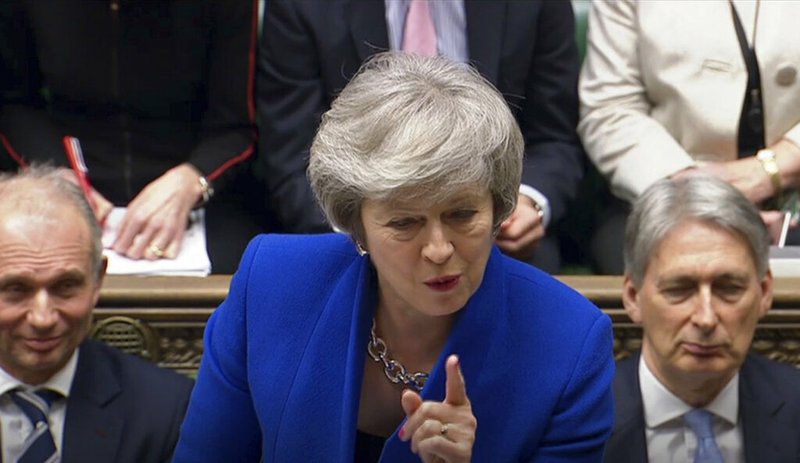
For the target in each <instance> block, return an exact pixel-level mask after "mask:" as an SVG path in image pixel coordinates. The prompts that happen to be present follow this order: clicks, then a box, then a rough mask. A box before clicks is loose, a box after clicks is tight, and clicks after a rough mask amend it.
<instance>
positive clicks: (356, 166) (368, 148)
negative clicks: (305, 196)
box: [308, 52, 524, 240]
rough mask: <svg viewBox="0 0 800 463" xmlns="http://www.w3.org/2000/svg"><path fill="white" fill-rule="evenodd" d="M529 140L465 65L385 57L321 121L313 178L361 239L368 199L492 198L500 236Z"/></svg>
mask: <svg viewBox="0 0 800 463" xmlns="http://www.w3.org/2000/svg"><path fill="white" fill-rule="evenodd" d="M523 149H524V142H523V138H522V134H521V132H520V130H519V126H518V125H517V122H516V120H515V119H514V116H513V115H512V114H511V111H510V110H509V108H508V105H507V104H506V102H505V100H504V99H503V97H502V95H501V94H500V93H499V92H498V91H497V90H496V89H495V88H494V87H493V86H492V84H490V83H489V82H488V81H487V80H486V79H484V78H483V77H481V76H480V75H479V74H478V73H477V71H475V70H474V69H472V68H471V67H469V66H468V65H465V64H461V63H455V62H452V61H450V60H448V59H446V58H443V57H435V58H426V57H421V56H417V55H409V54H404V53H391V52H387V53H380V54H377V55H375V56H373V57H372V58H371V59H370V60H368V61H367V62H365V63H364V64H363V65H362V67H361V69H360V70H359V72H358V73H357V74H356V75H355V77H353V79H352V80H351V81H350V83H349V84H348V85H347V86H346V87H345V88H344V90H343V91H342V92H341V94H340V95H339V96H338V98H337V99H336V100H334V102H333V104H332V105H331V109H330V110H329V111H328V112H326V113H325V114H324V115H323V117H322V122H321V124H320V127H319V130H318V132H317V135H316V137H315V138H314V142H313V143H312V145H311V155H310V160H309V166H308V177H309V181H310V183H311V186H312V188H313V190H314V193H315V194H316V197H317V200H318V201H319V203H320V205H321V207H322V209H323V210H324V211H325V214H326V215H327V217H328V221H329V222H330V223H331V224H332V225H333V226H335V227H337V228H338V229H340V230H342V231H344V232H347V233H349V234H350V235H351V236H353V237H354V238H355V239H356V240H358V239H360V238H361V235H362V233H363V226H362V223H361V204H362V202H363V200H364V199H371V200H376V201H391V200H396V199H400V198H402V199H404V200H407V201H417V200H418V201H421V203H422V204H433V203H435V202H438V201H442V200H444V199H446V198H448V197H449V196H451V195H453V194H454V193H456V192H457V191H459V190H461V189H463V188H465V187H479V188H486V189H488V190H489V192H490V193H491V195H492V200H493V206H494V230H495V231H496V230H497V228H498V227H499V226H500V224H501V223H502V222H503V220H505V219H506V218H507V217H508V216H509V215H510V214H511V212H512V211H513V210H514V207H515V206H516V201H517V194H518V190H519V184H520V177H521V174H522V153H523Z"/></svg>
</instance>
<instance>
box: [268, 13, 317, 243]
mask: <svg viewBox="0 0 800 463" xmlns="http://www.w3.org/2000/svg"><path fill="white" fill-rule="evenodd" d="M266 8H267V11H266V13H265V15H264V27H263V34H262V38H261V48H260V50H259V60H258V66H259V68H258V86H257V87H258V98H257V101H258V104H257V107H258V119H259V129H260V135H261V137H260V138H261V142H260V143H259V156H260V161H261V162H262V164H263V165H262V168H263V170H264V178H265V180H266V184H267V187H268V190H269V194H270V198H271V199H270V201H271V204H268V207H269V208H272V209H274V210H275V211H276V212H277V214H278V218H279V220H280V222H281V226H282V230H283V231H285V232H288V233H313V232H324V231H330V227H329V226H328V225H327V223H326V221H325V219H324V216H323V214H322V212H321V211H320V209H319V208H318V207H317V206H316V204H317V203H316V200H315V199H314V194H313V193H312V191H311V186H310V185H309V182H308V179H307V178H306V168H307V166H308V156H309V151H308V150H309V147H310V145H311V141H312V140H313V138H314V134H315V132H316V130H317V126H318V125H319V121H320V117H321V114H322V112H323V111H324V110H325V109H327V106H328V102H327V101H326V93H325V89H324V86H323V82H322V77H321V75H320V73H321V70H320V65H319V63H320V56H319V55H318V54H319V53H321V52H322V51H321V50H318V49H317V47H316V46H315V44H314V41H313V34H311V33H310V32H309V31H308V28H307V27H306V26H305V25H304V23H303V21H302V20H301V17H300V16H301V15H300V14H299V12H298V10H297V7H296V6H295V3H294V2H289V1H284V0H275V1H269V2H267V6H266Z"/></svg>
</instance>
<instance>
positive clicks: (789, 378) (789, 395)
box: [605, 355, 800, 463]
mask: <svg viewBox="0 0 800 463" xmlns="http://www.w3.org/2000/svg"><path fill="white" fill-rule="evenodd" d="M614 401H615V403H616V405H615V408H616V410H615V416H614V430H613V432H612V434H611V438H610V439H609V440H608V443H606V451H605V462H606V463H626V462H631V463H633V462H636V463H641V462H646V461H647V442H646V440H645V423H644V409H643V405H642V394H641V390H640V388H639V355H634V356H631V358H628V359H626V360H623V361H621V362H619V363H618V364H617V372H616V376H615V378H614ZM739 416H740V417H741V420H742V428H743V430H744V453H745V461H747V462H748V463H759V462H770V463H797V462H799V461H800V370H798V369H797V368H794V367H792V366H790V365H786V364H782V363H778V362H774V361H771V360H767V359H765V358H763V357H759V356H757V355H748V356H747V359H746V360H745V362H744V364H743V365H742V368H741V370H740V372H739Z"/></svg>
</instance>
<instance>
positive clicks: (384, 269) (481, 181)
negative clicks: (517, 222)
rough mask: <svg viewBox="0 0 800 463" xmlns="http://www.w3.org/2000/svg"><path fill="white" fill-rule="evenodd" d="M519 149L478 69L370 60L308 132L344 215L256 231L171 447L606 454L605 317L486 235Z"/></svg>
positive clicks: (332, 204) (474, 457) (509, 192)
mask: <svg viewBox="0 0 800 463" xmlns="http://www.w3.org/2000/svg"><path fill="white" fill-rule="evenodd" d="M523 150H524V138H523V136H522V133H521V132H520V130H519V127H518V126H517V123H516V120H515V118H514V116H513V115H512V114H511V111H510V110H509V107H508V105H507V103H506V101H505V100H504V99H503V97H502V95H500V94H499V93H498V92H497V91H496V89H494V88H493V87H492V86H491V84H490V83H489V82H488V81H486V80H485V79H484V78H482V77H481V76H480V75H479V74H478V73H477V71H475V70H474V69H472V68H470V67H468V66H464V65H462V64H460V63H454V62H452V61H450V60H448V59H446V58H442V57H433V58H427V57H421V56H415V55H410V54H406V53H385V54H379V55H376V56H374V57H373V58H371V59H370V60H369V61H367V62H366V63H365V64H364V67H363V68H362V70H361V71H360V72H359V73H358V74H357V75H356V76H355V77H354V78H353V80H352V81H350V83H348V85H347V86H346V87H345V89H344V90H343V91H342V93H341V95H340V96H339V97H338V98H337V99H336V100H335V101H334V102H333V104H332V107H331V109H330V110H329V111H327V112H326V113H325V114H324V116H323V117H322V124H321V125H320V129H319V131H318V133H317V135H316V137H315V138H314V143H313V144H312V146H311V158H310V161H309V162H310V165H309V179H310V182H311V185H312V186H313V191H314V193H315V195H316V197H317V199H318V200H319V203H320V204H321V206H322V208H323V210H324V211H325V214H326V216H327V218H328V219H329V220H330V223H331V224H333V225H334V226H336V227H337V228H338V229H339V230H342V231H343V233H326V234H317V235H264V236H259V237H258V238H256V239H255V240H253V241H252V243H251V244H250V246H249V247H248V249H247V251H246V252H245V256H244V257H243V258H242V265H241V266H240V268H239V270H238V271H237V273H236V274H235V276H234V278H233V281H232V283H231V288H230V292H229V294H228V297H227V299H225V302H223V303H222V305H220V307H219V308H218V309H217V310H216V311H214V314H213V315H212V316H211V319H210V320H209V322H208V325H207V328H206V333H205V349H204V352H203V361H202V364H201V367H200V372H199V375H198V382H197V386H196V388H195V391H194V393H193V395H192V399H191V403H190V405H189V411H188V413H187V417H186V421H185V422H184V424H183V426H182V428H181V436H180V441H179V443H178V448H177V449H176V453H175V459H174V462H175V463H183V462H192V463H198V462H218V461H261V460H263V461H315V462H316V461H326V462H343V463H344V462H347V463H350V462H353V461H357V462H375V461H387V462H388V461H391V462H418V461H420V460H422V461H445V462H448V463H461V462H470V461H480V462H484V461H501V462H511V461H541V462H545V461H547V462H552V461H585V462H600V461H601V460H602V455H603V447H604V444H605V441H606V439H607V438H608V435H609V433H610V430H611V424H612V423H611V419H612V415H613V400H612V397H611V381H612V378H613V375H614V362H613V351H612V332H611V322H610V319H609V318H608V317H607V316H606V315H604V314H603V313H602V312H601V311H600V310H598V309H597V308H596V307H595V306H593V305H592V304H591V303H590V302H589V301H587V300H586V299H585V298H583V297H582V296H580V295H579V294H578V293H576V292H575V291H573V290H571V289H569V288H568V287H566V286H565V285H564V284H562V283H560V282H559V281H558V280H556V279H555V278H553V277H551V276H549V275H547V274H546V273H544V272H542V271H540V270H538V269H536V268H534V267H532V266H530V265H526V264H523V263H521V262H519V261H517V260H514V259H512V258H509V257H508V256H505V255H503V254H502V253H501V252H500V251H499V250H498V248H497V246H496V245H495V239H494V237H495V234H496V232H497V230H498V229H499V228H500V227H501V226H502V224H503V222H504V221H505V220H506V219H507V218H508V216H509V215H510V214H512V212H513V210H514V208H515V206H516V202H517V200H518V194H519V182H520V177H521V172H522V164H523ZM310 268H313V278H309V269H310ZM543 372H546V374H544V373H543ZM209 423H228V424H230V425H225V426H209Z"/></svg>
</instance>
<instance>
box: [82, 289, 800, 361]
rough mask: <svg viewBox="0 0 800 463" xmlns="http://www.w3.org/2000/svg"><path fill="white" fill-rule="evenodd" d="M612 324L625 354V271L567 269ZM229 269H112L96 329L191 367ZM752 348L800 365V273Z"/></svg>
mask: <svg viewBox="0 0 800 463" xmlns="http://www.w3.org/2000/svg"><path fill="white" fill-rule="evenodd" d="M559 279H560V280H561V281H563V282H564V283H566V284H567V285H569V286H571V287H573V288H575V289H577V290H578V291H579V292H581V293H582V294H583V295H584V296H586V297H587V298H588V299H590V300H591V301H592V302H594V303H595V304H596V305H597V306H598V307H600V308H601V309H603V311H604V312H605V313H607V314H608V315H609V316H610V317H611V319H612V321H613V323H614V338H615V339H614V352H615V355H616V356H617V358H623V357H625V356H627V355H629V354H630V353H631V352H632V351H635V350H637V349H638V348H639V346H640V345H641V329H640V328H638V327H637V326H636V325H634V324H633V323H631V321H630V319H629V318H628V316H627V315H626V314H625V311H624V310H623V308H622V299H621V289H622V278H621V277H617V276H562V277H559ZM230 280H231V277H230V276H226V275H212V276H209V277H205V278H195V277H122V276H108V277H106V281H105V283H104V285H103V289H102V292H101V294H100V301H99V303H98V306H97V308H96V309H95V311H94V317H95V327H94V330H93V332H92V336H94V337H95V338H97V339H100V340H103V341H105V342H108V343H109V344H112V345H116V346H118V347H120V348H122V349H123V350H126V351H129V352H132V353H136V354H138V355H142V356H143V357H146V358H148V359H151V360H153V361H154V362H157V363H158V364H159V365H161V366H163V367H166V368H172V369H175V370H177V371H181V372H184V373H187V374H194V373H196V371H197V368H198V367H199V365H200V357H201V356H202V353H203V339H202V338H203V329H204V327H205V323H206V321H207V320H208V317H209V316H210V315H211V313H212V312H213V311H214V309H215V308H216V307H217V306H218V305H219V304H220V303H221V302H222V300H223V299H224V298H225V296H226V295H227V292H228V286H229V285H230ZM753 350H754V351H757V352H759V353H761V354H764V355H766V356H767V357H770V358H773V359H776V360H780V361H784V362H787V363H792V364H794V365H797V366H798V367H800V278H780V279H776V281H775V297H774V302H773V310H771V311H770V312H769V313H768V314H767V316H766V317H765V318H764V319H763V320H762V321H761V323H759V326H758V328H757V330H756V336H755V340H754V342H753Z"/></svg>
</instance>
